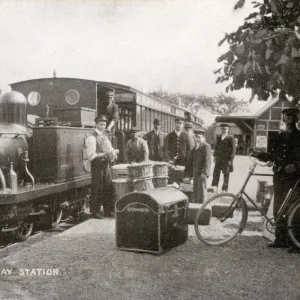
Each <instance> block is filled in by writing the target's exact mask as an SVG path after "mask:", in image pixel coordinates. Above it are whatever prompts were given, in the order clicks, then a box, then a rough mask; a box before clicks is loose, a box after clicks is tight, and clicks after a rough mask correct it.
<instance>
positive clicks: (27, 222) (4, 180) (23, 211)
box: [0, 91, 92, 240]
mask: <svg viewBox="0 0 300 300" xmlns="http://www.w3.org/2000/svg"><path fill="white" fill-rule="evenodd" d="M26 105H27V101H26V98H25V97H24V95H23V94H21V93H19V92H16V91H13V92H9V93H5V94H3V95H2V96H1V98H0V185H1V186H0V189H1V190H0V233H1V234H5V233H10V232H13V233H15V235H16V237H17V238H18V239H20V240H25V239H27V238H28V237H29V236H30V235H31V233H32V231H33V229H34V226H35V225H41V224H43V225H45V224H47V225H50V226H56V225H57V224H58V223H59V222H60V221H61V219H62V217H63V215H64V214H71V215H73V216H78V215H79V214H80V213H81V212H82V211H83V209H84V206H85V201H86V198H87V196H88V194H89V186H90V183H91V175H90V171H89V165H88V161H87V160H86V155H85V140H86V138H87V137H88V136H89V134H90V133H91V131H92V129H91V128H74V127H66V126H58V125H59V124H58V123H57V121H56V119H55V118H50V119H49V118H39V119H38V120H37V123H36V126H33V128H31V129H29V128H28V126H27V112H26Z"/></svg>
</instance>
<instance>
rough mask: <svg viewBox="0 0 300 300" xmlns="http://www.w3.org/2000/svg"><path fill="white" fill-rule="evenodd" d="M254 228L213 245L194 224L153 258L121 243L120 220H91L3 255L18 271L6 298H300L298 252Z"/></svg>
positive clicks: (5, 281)
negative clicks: (31, 272) (183, 238)
mask: <svg viewBox="0 0 300 300" xmlns="http://www.w3.org/2000/svg"><path fill="white" fill-rule="evenodd" d="M257 225H259V223H257ZM253 230H256V228H255V229H253V228H252V227H251V228H250V230H248V233H247V234H246V235H245V236H239V237H238V238H237V239H236V240H234V241H233V242H231V243H229V244H228V245H226V246H222V247H208V246H205V245H203V244H201V243H200V242H199V241H198V240H197V238H196V237H195V235H194V231H193V227H192V226H190V228H189V233H190V234H189V235H190V236H189V240H188V241H187V242H186V243H185V244H183V245H181V246H179V247H177V248H174V249H172V250H171V251H169V252H167V253H165V254H163V255H161V256H154V255H149V254H140V253H134V252H127V251H120V250H118V249H116V247H115V234H114V220H94V219H91V220H88V221H86V222H84V223H82V224H80V225H77V226H75V227H73V228H71V229H69V230H67V231H65V232H64V233H62V234H59V235H57V236H55V237H51V238H49V239H47V240H44V241H42V242H40V243H38V244H35V245H33V246H31V247H30V248H25V249H24V250H23V251H21V252H19V253H17V254H14V255H12V256H9V257H6V258H4V259H2V260H1V261H0V269H2V268H13V275H11V276H1V283H0V286H1V297H0V299H40V300H43V299H45V300H46V299H47V300H48V299H59V300H65V299H66V300H67V299H68V300H69V299H123V300H124V299H141V300H144V299H197V300H198V299H268V300H269V299H300V290H299V282H300V273H299V269H300V260H299V254H289V253H287V252H286V251H285V250H281V249H268V248H267V247H266V240H265V239H264V238H263V237H261V236H258V235H257V232H256V231H253ZM251 232H252V233H253V234H251ZM20 268H59V275H58V276H20V275H19V274H18V272H19V270H20Z"/></svg>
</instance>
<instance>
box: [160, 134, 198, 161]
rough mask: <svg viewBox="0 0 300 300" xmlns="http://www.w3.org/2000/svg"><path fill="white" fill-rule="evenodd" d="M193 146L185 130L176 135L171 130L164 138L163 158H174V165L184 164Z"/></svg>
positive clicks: (167, 159) (191, 139)
mask: <svg viewBox="0 0 300 300" xmlns="http://www.w3.org/2000/svg"><path fill="white" fill-rule="evenodd" d="M193 146H194V140H193V138H192V137H191V136H189V135H188V134H187V133H186V132H181V133H180V134H179V136H177V134H176V133H175V131H172V132H170V133H169V134H168V135H167V136H166V140H165V145H164V153H165V160H166V161H169V160H175V164H176V165H179V166H185V164H186V161H187V159H188V157H189V154H190V152H191V150H192V149H193Z"/></svg>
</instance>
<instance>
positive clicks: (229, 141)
mask: <svg viewBox="0 0 300 300" xmlns="http://www.w3.org/2000/svg"><path fill="white" fill-rule="evenodd" d="M235 153H236V145H235V140H234V137H233V136H231V135H227V136H226V137H225V138H224V139H223V140H222V137H221V136H218V137H217V143H216V147H215V152H214V157H215V168H214V172H213V181H212V186H218V185H219V180H220V174H221V171H222V172H223V175H224V182H223V186H222V190H223V191H227V190H228V183H229V173H230V172H233V159H234V157H235Z"/></svg>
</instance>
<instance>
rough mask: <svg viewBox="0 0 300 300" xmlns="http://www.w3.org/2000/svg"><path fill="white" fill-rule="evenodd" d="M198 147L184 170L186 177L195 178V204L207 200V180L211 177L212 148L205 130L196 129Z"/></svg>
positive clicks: (192, 152)
mask: <svg viewBox="0 0 300 300" xmlns="http://www.w3.org/2000/svg"><path fill="white" fill-rule="evenodd" d="M194 133H195V141H196V146H195V147H194V149H193V150H192V151H191V154H190V156H189V158H188V161H187V164H186V166H185V170H184V177H188V178H193V196H194V202H195V203H204V202H205V200H206V188H207V179H208V177H209V176H210V168H211V148H210V145H208V144H207V143H206V142H205V139H204V136H203V135H204V133H203V130H201V129H199V130H197V129H195V130H194Z"/></svg>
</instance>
